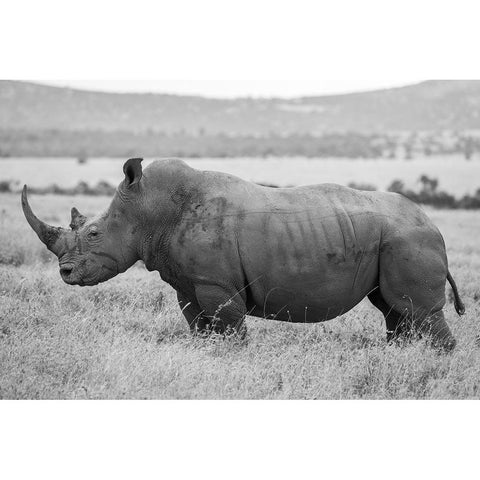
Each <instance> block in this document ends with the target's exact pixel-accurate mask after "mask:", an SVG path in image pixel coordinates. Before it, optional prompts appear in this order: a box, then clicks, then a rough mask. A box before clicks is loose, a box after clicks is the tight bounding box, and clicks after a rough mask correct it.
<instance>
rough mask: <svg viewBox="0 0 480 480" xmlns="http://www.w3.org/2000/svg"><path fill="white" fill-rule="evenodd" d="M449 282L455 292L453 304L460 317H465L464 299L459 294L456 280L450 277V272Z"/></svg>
mask: <svg viewBox="0 0 480 480" xmlns="http://www.w3.org/2000/svg"><path fill="white" fill-rule="evenodd" d="M447 280H448V283H450V285H451V287H452V290H453V296H454V298H455V299H454V301H453V304H454V305H455V310H456V311H457V313H458V314H459V315H463V314H464V313H465V305H464V304H463V302H462V299H461V298H460V295H459V294H458V290H457V284H456V283H455V280H454V279H453V278H452V276H451V275H450V272H448V273H447Z"/></svg>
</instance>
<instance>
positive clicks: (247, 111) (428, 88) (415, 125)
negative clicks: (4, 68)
mask: <svg viewBox="0 0 480 480" xmlns="http://www.w3.org/2000/svg"><path fill="white" fill-rule="evenodd" d="M0 129H22V130H29V131H42V130H53V129H54V130H68V131H85V130H89V131H97V130H100V131H110V132H112V131H118V130H122V131H128V132H146V131H154V132H164V133H178V132H181V133H186V134H189V135H199V134H200V135H204V134H208V135H214V134H218V133H224V134H227V135H253V136H265V135H271V134H276V135H291V134H310V135H322V134H324V133H325V132H337V133H338V132H347V131H353V132H364V133H366V132H367V133H368V132H376V133H379V132H380V133H385V132H390V131H438V130H467V129H475V130H477V129H479V130H480V81H477V80H472V81H463V80H462V81H459V80H435V81H427V82H423V83H420V84H416V85H411V86H407V87H400V88H392V89H385V90H377V91H371V92H363V93H352V94H345V95H330V96H318V97H303V98H294V99H279V98H271V99H256V98H255V99H252V98H238V99H212V98H203V97H194V96H177V95H162V94H131V93H122V94H118V93H103V92H89V91H81V90H75V89H71V88H62V87H52V86H46V85H39V84H34V83H27V82H17V81H0Z"/></svg>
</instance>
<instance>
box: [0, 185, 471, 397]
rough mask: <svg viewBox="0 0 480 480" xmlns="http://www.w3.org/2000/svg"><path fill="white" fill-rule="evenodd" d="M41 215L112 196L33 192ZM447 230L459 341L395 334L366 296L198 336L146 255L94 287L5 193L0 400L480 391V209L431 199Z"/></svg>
mask: <svg viewBox="0 0 480 480" xmlns="http://www.w3.org/2000/svg"><path fill="white" fill-rule="evenodd" d="M31 203H32V205H33V207H34V210H35V211H36V212H37V213H38V215H39V216H40V217H41V218H42V219H44V220H46V221H48V222H50V223H55V224H62V225H67V224H68V221H69V209H70V207H71V206H73V205H75V206H77V207H79V209H80V210H81V211H82V213H85V214H92V213H95V212H98V211H99V210H102V209H103V208H105V207H106V206H107V205H108V203H109V199H108V198H105V197H75V199H72V198H69V197H55V196H42V197H36V196H32V199H31ZM429 214H430V216H431V217H432V218H433V219H434V221H435V223H436V224H437V225H438V226H439V228H440V229H441V231H442V232H443V234H444V237H445V240H446V243H447V247H448V254H449V259H450V266H451V271H452V273H453V275H454V277H455V279H456V281H457V284H458V285H459V287H460V291H461V294H462V297H463V299H464V301H465V304H466V306H467V314H466V315H465V316H464V317H462V318H459V317H457V315H456V314H455V312H454V309H453V305H452V303H451V296H450V295H448V298H449V303H448V304H447V307H446V315H447V319H448V320H449V323H450V325H451V327H452V330H453V332H454V334H455V336H456V337H457V339H458V347H457V349H456V350H455V351H454V352H453V353H452V354H450V355H445V354H439V353H437V352H436V351H434V350H432V349H431V348H429V347H427V346H426V344H425V343H424V342H423V341H416V342H413V343H411V344H408V345H405V346H397V345H387V344H386V342H385V328H384V321H383V318H382V317H381V315H380V314H379V313H378V312H377V311H376V310H374V309H373V308H372V307H371V306H370V305H369V304H368V303H367V302H363V303H362V304H360V305H359V306H357V308H355V309H354V310H353V311H351V312H349V313H347V314H346V315H343V316H342V317H341V318H339V319H336V320H333V321H330V322H327V323H324V324H318V325H289V324H285V323H281V322H278V323H277V322H273V321H270V322H268V321H264V320H259V319H255V318H248V319H247V324H248V327H249V334H248V338H247V340H246V341H245V342H241V341H236V340H222V339H220V338H215V337H212V338H209V339H199V338H193V337H191V336H190V334H189V332H188V329H187V326H186V322H185V321H184V319H183V317H182V315H181V313H180V310H179V308H178V307H177V304H176V300H175V296H174V292H173V290H172V289H171V288H170V287H169V286H168V285H166V284H164V283H163V282H162V281H161V279H160V277H159V275H158V274H156V273H149V272H147V271H146V270H145V269H144V268H143V266H141V265H136V266H134V267H133V268H132V269H130V270H129V271H127V272H126V273H125V274H123V275H121V276H118V277H116V278H114V279H112V280H110V281H109V282H107V283H104V284H101V285H98V286H95V287H85V288H80V287H71V286H68V285H66V284H64V283H63V282H62V280H61V279H60V276H59V274H58V266H57V261H56V258H54V257H52V255H51V254H50V253H49V252H48V251H47V250H46V249H45V247H44V246H43V245H42V244H41V243H40V242H39V241H38V239H37V238H36V237H35V234H34V233H33V232H32V231H31V230H30V229H29V227H28V225H27V223H26V221H25V220H24V218H23V215H22V212H21V208H20V202H19V198H18V195H12V194H2V195H0V398H50V399H58V398H76V399H83V398H170V399H172V398H176V399H179V398H222V399H227V398H242V399H245V398H256V399H259V398H269V399H289V398H302V399H303V398H306V399H354V398H364V399H367V398H375V399H390V398H395V399H408V398H422V399H427V398H479V397H480V347H477V346H476V345H475V338H476V337H477V336H478V334H479V332H480V242H479V238H480V213H478V212H465V211H453V212H452V211H450V212H447V211H429Z"/></svg>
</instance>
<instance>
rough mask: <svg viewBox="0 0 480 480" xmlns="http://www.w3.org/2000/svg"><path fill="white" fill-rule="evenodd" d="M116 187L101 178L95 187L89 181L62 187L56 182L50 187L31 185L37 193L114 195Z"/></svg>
mask: <svg viewBox="0 0 480 480" xmlns="http://www.w3.org/2000/svg"><path fill="white" fill-rule="evenodd" d="M115 190H116V188H115V187H113V186H112V185H110V184H109V183H108V182H106V181H104V180H101V181H100V182H98V183H97V184H96V185H95V186H94V187H91V186H90V185H88V183H87V182H84V181H80V182H78V184H77V185H76V186H75V187H60V186H58V185H56V184H52V185H49V186H48V187H40V188H36V187H31V188H30V191H31V193H36V194H37V195H48V194H54V195H91V196H97V195H107V196H110V195H113V194H114V193H115Z"/></svg>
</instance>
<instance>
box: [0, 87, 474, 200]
mask: <svg viewBox="0 0 480 480" xmlns="http://www.w3.org/2000/svg"><path fill="white" fill-rule="evenodd" d="M129 157H144V158H145V159H146V162H145V164H148V162H149V161H152V160H153V159H157V158H162V157H180V158H183V159H185V160H186V161H187V162H188V163H189V164H190V165H192V166H193V167H195V168H199V169H207V170H220V171H225V172H228V173H232V174H235V175H238V176H240V177H242V178H245V179H248V180H251V181H254V182H257V183H261V184H265V185H270V186H279V187H285V186H297V185H303V184H311V183H324V182H334V183H340V184H344V185H349V186H351V187H353V188H360V189H367V190H375V189H378V190H391V191H397V192H401V193H404V194H405V195H406V196H408V197H410V198H412V199H413V200H414V201H417V202H419V203H422V204H427V205H433V206H439V207H442V208H467V209H473V208H480V81H476V80H427V81H416V82H414V83H408V81H397V82H394V81H392V82H385V81H383V82H382V81H381V82H375V81H368V80H363V81H333V80H329V81H326V82H314V81H308V82H307V81H305V82H301V81H300V82H283V83H282V82H268V81H263V82H248V81H244V82H242V81H239V82H231V81H230V82H228V81H226V82H220V81H216V82H215V81H212V82H208V81H192V82H188V81H178V82H175V81H158V82H155V81H152V80H149V81H123V82H122V81H93V80H92V81H54V80H52V81H42V82H26V81H0V166H1V168H0V191H1V192H17V191H19V190H20V188H21V186H22V185H23V184H24V183H27V184H28V185H29V186H30V187H31V188H32V189H33V192H34V193H39V194H42V193H45V194H46V193H54V194H60V195H61V194H68V195H76V194H82V195H103V194H106V195H110V194H112V193H113V192H114V190H115V188H116V186H117V185H118V183H119V182H120V181H121V179H122V177H123V175H122V173H121V166H122V165H123V162H124V161H125V159H127V158H129Z"/></svg>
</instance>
